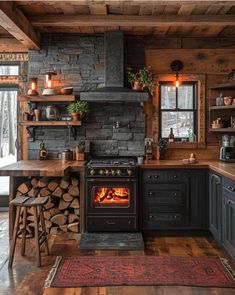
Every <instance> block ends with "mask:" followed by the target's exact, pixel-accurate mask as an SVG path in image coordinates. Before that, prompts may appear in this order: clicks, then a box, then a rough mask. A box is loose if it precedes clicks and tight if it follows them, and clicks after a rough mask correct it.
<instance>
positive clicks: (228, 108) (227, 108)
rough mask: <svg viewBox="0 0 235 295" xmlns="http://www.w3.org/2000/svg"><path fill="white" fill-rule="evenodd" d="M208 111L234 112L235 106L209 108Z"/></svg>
mask: <svg viewBox="0 0 235 295" xmlns="http://www.w3.org/2000/svg"><path fill="white" fill-rule="evenodd" d="M209 109H210V110H235V105H228V106H211V107H210V108H209Z"/></svg>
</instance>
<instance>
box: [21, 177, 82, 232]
mask: <svg viewBox="0 0 235 295" xmlns="http://www.w3.org/2000/svg"><path fill="white" fill-rule="evenodd" d="M22 195H24V196H28V197H31V198H35V197H37V196H41V197H45V196H49V201H48V203H47V204H46V205H45V207H44V217H45V223H46V230H47V233H50V234H57V233H60V232H69V231H70V232H74V233H78V232H79V217H80V212H79V208H80V202H79V200H80V199H79V180H78V179H77V178H75V177H63V178H55V177H53V178H49V177H41V178H35V177H34V178H31V179H29V180H27V181H25V182H23V183H21V184H20V185H19V186H18V188H17V191H16V197H18V196H22ZM28 213H29V214H28V219H27V235H28V236H33V234H34V218H33V211H32V208H29V209H28ZM20 222H21V225H22V214H21V219H20ZM20 228H22V226H20Z"/></svg>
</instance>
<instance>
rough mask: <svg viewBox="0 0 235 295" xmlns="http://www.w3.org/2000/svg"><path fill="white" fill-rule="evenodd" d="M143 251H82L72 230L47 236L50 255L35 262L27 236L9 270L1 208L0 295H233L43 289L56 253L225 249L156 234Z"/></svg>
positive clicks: (207, 241)
mask: <svg viewBox="0 0 235 295" xmlns="http://www.w3.org/2000/svg"><path fill="white" fill-rule="evenodd" d="M145 244H146V250H145V251H111V250H109V251H101V250H99V251H82V250H79V249H78V247H77V240H76V239H74V236H73V235H71V234H63V235H59V236H50V238H49V248H50V255H49V256H45V255H43V258H42V263H43V266H42V267H41V268H38V267H36V266H35V254H34V243H33V241H28V240H27V247H26V256H25V257H21V255H20V242H18V243H17V248H16V255H15V260H14V264H13V268H12V270H8V265H7V264H8V250H9V248H8V214H7V213H2V212H0V295H42V294H43V295H145V294H146V295H148V294H150V295H235V290H234V289H225V288H199V287H167V286H160V287H157V286H147V287H146V286H144V287H136V286H118V287H116V286H114V287H105V286H104V287H93V288H64V289H62V288H49V289H45V290H44V289H43V285H44V281H45V279H46V277H47V274H48V272H49V270H50V269H51V267H52V265H53V264H54V261H55V258H56V256H58V255H63V256H66V255H67V256H70V255H137V256H138V255H156V256H159V255H160V256H166V255H176V256H221V257H227V255H226V253H225V252H224V251H223V250H222V249H220V248H219V247H218V245H217V244H216V243H215V241H214V240H213V238H212V237H155V238H147V239H145Z"/></svg>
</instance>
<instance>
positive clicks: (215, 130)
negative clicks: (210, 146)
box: [209, 128, 235, 133]
mask: <svg viewBox="0 0 235 295" xmlns="http://www.w3.org/2000/svg"><path fill="white" fill-rule="evenodd" d="M209 131H210V132H220V133H229V132H230V133H235V128H210V129H209Z"/></svg>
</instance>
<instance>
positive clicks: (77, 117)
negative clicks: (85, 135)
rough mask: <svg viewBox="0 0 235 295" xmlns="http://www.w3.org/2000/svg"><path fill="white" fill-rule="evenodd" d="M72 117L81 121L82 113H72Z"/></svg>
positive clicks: (73, 119)
mask: <svg viewBox="0 0 235 295" xmlns="http://www.w3.org/2000/svg"><path fill="white" fill-rule="evenodd" d="M71 118H72V121H80V120H81V117H80V115H79V114H77V113H71Z"/></svg>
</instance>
